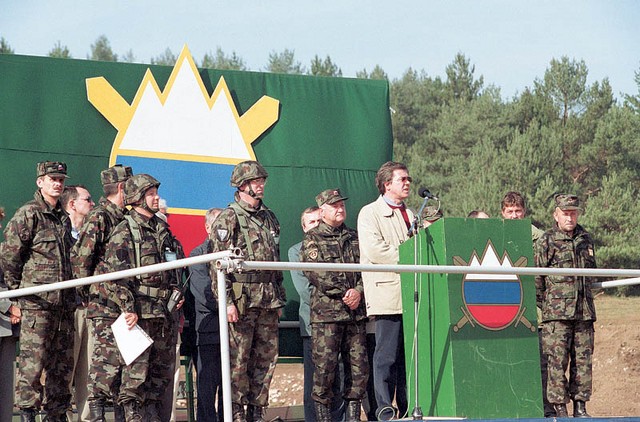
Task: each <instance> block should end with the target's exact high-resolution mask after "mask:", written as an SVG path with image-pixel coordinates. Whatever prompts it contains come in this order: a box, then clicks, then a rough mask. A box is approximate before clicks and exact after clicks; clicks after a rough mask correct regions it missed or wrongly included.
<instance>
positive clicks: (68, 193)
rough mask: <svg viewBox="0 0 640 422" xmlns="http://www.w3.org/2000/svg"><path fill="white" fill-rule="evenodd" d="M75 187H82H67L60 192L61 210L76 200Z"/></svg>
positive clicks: (76, 190)
mask: <svg viewBox="0 0 640 422" xmlns="http://www.w3.org/2000/svg"><path fill="white" fill-rule="evenodd" d="M77 187H82V186H80V185H68V186H65V187H64V190H63V191H62V195H60V205H62V208H64V209H65V210H66V209H67V207H68V206H69V202H71V201H75V200H76V199H78V189H76V188H77Z"/></svg>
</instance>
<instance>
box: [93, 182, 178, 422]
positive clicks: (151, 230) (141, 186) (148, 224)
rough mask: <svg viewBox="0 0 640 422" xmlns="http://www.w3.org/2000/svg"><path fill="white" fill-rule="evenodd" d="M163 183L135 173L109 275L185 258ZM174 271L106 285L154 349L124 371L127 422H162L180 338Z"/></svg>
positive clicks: (108, 256)
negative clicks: (165, 207) (172, 305)
mask: <svg viewBox="0 0 640 422" xmlns="http://www.w3.org/2000/svg"><path fill="white" fill-rule="evenodd" d="M159 186H160V182H158V181H157V180H156V179H154V178H153V177H152V176H149V175H148V174H136V175H134V176H132V177H131V178H129V180H127V182H126V184H125V203H126V204H127V205H131V206H132V209H131V211H130V212H129V214H128V215H126V216H125V218H124V220H123V221H121V222H120V223H119V224H118V225H117V226H116V227H115V228H114V229H113V232H112V234H111V238H110V239H109V242H108V243H107V245H106V250H105V255H104V257H105V258H104V260H105V266H106V268H107V269H108V270H109V272H114V271H121V270H127V269H131V268H136V267H143V266H147V265H153V264H158V263H161V262H166V261H167V260H171V259H175V258H183V257H184V254H183V253H182V246H181V245H180V243H179V242H178V241H177V240H176V239H175V237H173V235H172V234H171V232H170V231H169V229H168V225H167V224H166V223H164V222H162V221H160V220H159V218H158V217H157V216H156V215H155V213H156V212H158V200H159V199H160V197H159V196H158V187H159ZM177 285H178V277H177V275H176V272H175V271H164V272H161V273H153V274H144V275H141V276H138V277H131V278H126V279H121V280H117V281H116V282H113V283H108V284H106V286H105V287H106V288H107V290H108V291H109V293H108V300H109V301H111V302H114V303H115V305H116V306H117V307H118V309H119V313H124V318H125V321H126V322H127V326H128V327H130V328H131V327H133V326H135V324H136V323H138V324H139V325H140V327H141V328H142V329H143V330H144V331H145V332H146V333H147V334H148V335H149V336H150V337H151V338H152V339H153V344H152V345H151V346H150V347H149V348H148V349H147V350H145V351H144V353H142V354H141V355H140V356H139V357H138V358H136V360H134V361H133V362H132V363H131V364H129V365H127V366H125V367H123V368H122V383H121V385H120V392H119V394H118V404H121V405H122V406H123V407H124V412H125V417H126V420H127V422H128V421H142V420H144V421H150V422H160V421H161V419H160V416H159V414H158V412H159V405H160V400H161V398H162V397H163V394H164V392H165V390H166V388H167V386H168V385H169V382H170V381H171V379H173V378H172V375H173V364H174V363H173V362H174V359H175V355H174V354H173V353H175V335H174V334H173V332H172V329H173V320H172V318H171V315H170V314H169V312H168V310H167V302H168V300H169V298H170V296H171V293H172V292H173V290H174V289H176V288H177Z"/></svg>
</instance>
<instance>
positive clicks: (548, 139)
mask: <svg viewBox="0 0 640 422" xmlns="http://www.w3.org/2000/svg"><path fill="white" fill-rule="evenodd" d="M0 53H14V51H13V50H12V49H11V47H10V45H9V43H8V42H7V41H6V40H5V39H4V38H0ZM49 56H51V57H67V58H68V57H71V54H70V52H69V50H68V48H67V47H66V46H64V45H62V44H61V43H60V42H59V41H58V42H57V43H56V44H55V45H54V47H53V48H52V50H51V51H50V52H49ZM87 58H88V59H92V60H105V61H124V62H132V61H135V57H134V55H133V52H132V51H131V50H129V52H127V53H125V54H124V55H122V56H118V55H117V54H115V53H114V52H113V50H112V49H111V46H110V44H109V40H108V39H107V37H105V36H100V37H99V38H98V39H97V40H96V41H95V43H93V44H91V47H90V54H89V55H88V56H87ZM176 59H177V56H176V54H174V53H173V52H172V51H171V50H170V49H166V50H165V51H164V52H163V53H161V54H160V55H158V56H156V57H153V58H151V60H150V63H151V64H161V65H173V64H175V61H176ZM198 65H199V67H202V68H216V69H223V70H224V69H235V70H248V69H247V66H246V64H245V62H244V60H243V59H242V58H241V57H239V56H238V55H237V54H236V53H235V52H232V53H231V54H227V53H225V52H224V51H223V50H222V49H221V48H220V47H218V48H217V49H216V51H215V53H212V52H209V53H207V54H205V55H204V56H203V58H202V60H201V61H200V62H199V63H198ZM261 70H263V71H267V72H276V73H290V74H308V75H315V76H330V77H341V76H342V71H341V69H340V67H339V66H338V65H337V64H336V63H334V62H333V61H332V60H331V58H330V56H328V55H327V56H326V57H325V58H324V59H323V58H321V57H319V56H317V55H316V56H315V57H314V59H313V60H312V61H311V63H310V64H309V66H308V67H307V66H304V65H303V64H302V63H301V62H299V61H297V60H296V58H295V53H294V51H293V50H288V49H285V50H284V51H282V52H272V53H271V54H270V55H269V59H268V63H267V65H266V67H265V68H264V69H261ZM445 73H446V77H443V78H441V77H432V76H429V75H428V74H427V73H426V72H425V71H419V70H414V69H411V68H409V69H407V70H406V71H405V72H404V74H403V75H402V76H401V77H400V78H397V79H393V80H389V78H388V76H387V74H386V73H385V72H384V70H383V69H382V68H380V66H376V67H375V68H374V69H372V70H371V71H367V70H366V69H363V70H362V71H360V72H357V74H356V77H358V78H368V79H387V80H389V86H390V101H391V110H390V112H391V115H392V123H393V136H394V159H395V160H396V161H403V162H405V163H406V164H407V166H408V167H409V170H410V173H411V175H412V176H413V178H414V186H415V187H416V188H418V187H422V186H425V187H428V188H429V189H430V190H431V192H433V193H435V194H436V195H437V196H439V197H440V199H441V201H442V208H443V211H444V215H445V216H457V217H463V216H466V215H467V213H468V212H469V211H471V210H474V209H482V210H484V211H486V212H488V213H489V214H490V215H491V216H499V213H500V201H501V198H502V196H503V195H504V193H506V192H507V191H510V190H516V191H519V192H522V193H523V194H524V196H525V197H526V199H527V208H528V211H529V216H530V217H531V219H532V221H533V222H534V224H535V225H537V226H538V227H540V228H543V229H547V228H550V227H551V226H552V224H553V219H552V211H553V202H552V201H553V196H554V194H556V193H560V192H563V193H575V194H577V195H579V196H580V198H581V199H582V201H583V204H584V205H583V208H584V214H583V215H582V217H581V220H580V223H581V224H582V225H583V226H584V227H585V228H586V229H587V230H588V231H590V232H591V233H592V235H593V236H594V239H595V241H596V248H597V249H596V256H597V259H598V263H599V266H600V267H603V268H604V267H607V268H638V257H640V242H639V239H638V237H639V235H638V227H640V203H639V202H638V201H637V200H636V198H637V197H638V194H639V193H640V192H639V190H640V69H639V70H638V71H636V72H635V82H636V85H637V86H638V92H637V93H633V94H631V93H621V96H620V98H619V99H618V98H616V96H615V95H614V93H613V90H612V88H611V85H610V83H609V80H608V79H607V78H604V79H602V80H600V81H595V82H593V83H591V84H587V76H588V68H587V65H586V63H585V62H584V61H583V60H578V59H572V58H569V57H566V56H563V57H560V58H557V59H556V58H554V59H552V60H551V61H550V63H549V64H548V66H547V68H546V70H545V72H544V75H542V76H541V77H539V78H536V79H535V80H534V81H532V84H531V86H526V87H524V88H523V89H522V92H520V93H518V94H516V95H514V96H513V97H512V98H510V99H504V98H503V97H502V95H501V92H500V88H499V87H497V86H495V85H493V84H485V81H484V78H483V77H482V76H477V75H476V74H475V66H474V65H473V64H472V63H471V61H470V60H469V59H468V58H467V57H466V56H465V55H464V54H462V53H458V54H457V55H456V56H455V57H454V59H453V61H452V62H451V63H450V64H449V65H448V66H447V67H446V72H445ZM419 204H420V198H418V197H417V195H412V202H411V203H410V205H411V206H413V207H418V206H419ZM638 292H640V289H638V288H625V289H622V293H638Z"/></svg>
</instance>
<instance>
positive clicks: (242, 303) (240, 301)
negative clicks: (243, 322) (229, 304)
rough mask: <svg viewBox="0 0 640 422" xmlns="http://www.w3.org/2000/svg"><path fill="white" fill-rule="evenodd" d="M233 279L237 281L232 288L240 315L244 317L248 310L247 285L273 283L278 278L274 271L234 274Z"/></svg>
mask: <svg viewBox="0 0 640 422" xmlns="http://www.w3.org/2000/svg"><path fill="white" fill-rule="evenodd" d="M233 277H234V278H235V281H233V283H232V284H231V288H232V290H233V297H234V304H235V305H236V309H237V310H238V315H243V314H244V311H245V310H246V305H247V295H246V292H245V291H244V285H245V284H258V283H271V282H274V281H275V278H276V277H275V273H274V272H273V271H268V272H256V273H241V274H234V275H233Z"/></svg>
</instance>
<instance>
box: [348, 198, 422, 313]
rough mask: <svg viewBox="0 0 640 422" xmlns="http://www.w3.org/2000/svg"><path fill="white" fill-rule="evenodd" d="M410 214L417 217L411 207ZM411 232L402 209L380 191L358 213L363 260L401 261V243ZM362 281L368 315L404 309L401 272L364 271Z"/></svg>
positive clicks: (381, 262)
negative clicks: (395, 207)
mask: <svg viewBox="0 0 640 422" xmlns="http://www.w3.org/2000/svg"><path fill="white" fill-rule="evenodd" d="M407 214H408V215H409V219H410V221H413V213H412V212H411V210H409V209H407ZM408 232H409V230H408V229H407V225H406V224H405V222H404V219H403V218H402V213H401V212H400V211H399V210H397V209H392V208H391V207H389V205H387V203H386V202H385V200H384V199H383V198H382V195H380V196H379V197H378V199H377V200H376V201H375V202H372V203H370V204H368V205H365V206H364V207H363V208H362V209H361V210H360V214H358V237H359V239H360V263H362V264H397V263H398V258H399V253H398V246H399V245H400V244H401V243H403V242H404V241H405V240H407V239H408V237H409V234H408ZM362 281H363V284H364V298H365V302H366V306H367V315H369V316H371V315H393V314H401V313H402V295H401V291H400V275H399V274H396V273H372V272H363V273H362Z"/></svg>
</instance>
